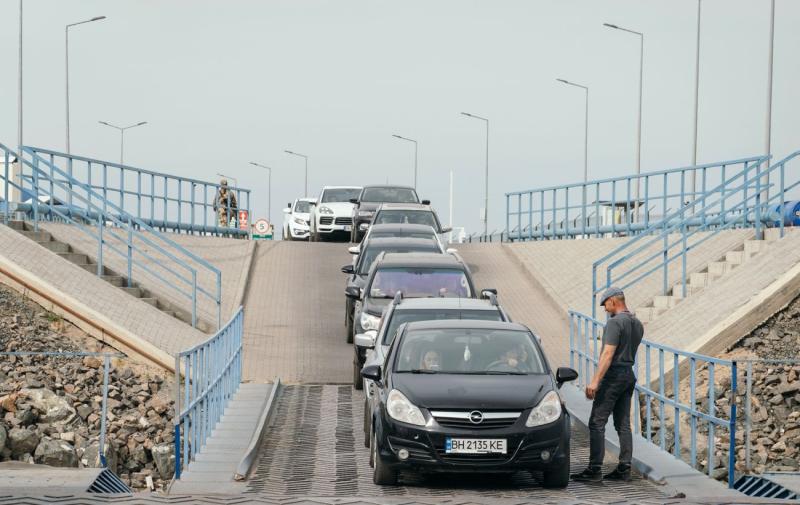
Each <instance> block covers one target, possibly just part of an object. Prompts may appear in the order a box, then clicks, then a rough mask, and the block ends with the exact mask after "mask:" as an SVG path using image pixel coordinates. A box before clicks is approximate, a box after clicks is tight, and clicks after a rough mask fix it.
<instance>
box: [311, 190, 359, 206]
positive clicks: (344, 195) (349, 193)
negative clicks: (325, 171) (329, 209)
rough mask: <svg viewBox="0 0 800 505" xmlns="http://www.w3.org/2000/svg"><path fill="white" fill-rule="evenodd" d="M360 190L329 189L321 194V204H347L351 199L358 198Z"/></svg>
mask: <svg viewBox="0 0 800 505" xmlns="http://www.w3.org/2000/svg"><path fill="white" fill-rule="evenodd" d="M359 193H361V188H331V189H326V190H325V191H323V192H322V200H321V203H333V202H349V201H350V199H351V198H358V194H359Z"/></svg>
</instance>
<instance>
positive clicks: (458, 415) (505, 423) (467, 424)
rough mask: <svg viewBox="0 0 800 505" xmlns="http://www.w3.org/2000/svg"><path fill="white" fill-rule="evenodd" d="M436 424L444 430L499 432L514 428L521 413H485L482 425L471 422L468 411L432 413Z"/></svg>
mask: <svg viewBox="0 0 800 505" xmlns="http://www.w3.org/2000/svg"><path fill="white" fill-rule="evenodd" d="M431 414H432V415H433V418H434V419H436V422H437V423H439V425H440V426H442V427H444V428H456V429H459V430H497V429H502V428H508V427H510V426H513V425H514V423H516V422H517V419H519V416H520V414H521V413H520V412H483V415H484V419H483V420H482V421H481V422H480V423H473V422H472V421H470V420H469V414H470V412H466V411H463V412H462V411H457V412H451V411H432V412H431Z"/></svg>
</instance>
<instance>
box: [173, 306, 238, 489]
mask: <svg viewBox="0 0 800 505" xmlns="http://www.w3.org/2000/svg"><path fill="white" fill-rule="evenodd" d="M243 314H244V313H243V311H242V308H241V307H239V310H237V311H236V314H235V315H234V316H233V318H231V320H230V321H228V323H227V324H226V325H225V326H224V327H223V328H222V329H220V330H219V331H218V332H217V334H216V335H214V336H213V337H211V338H209V339H208V340H206V341H205V342H202V343H200V344H198V345H196V346H194V347H192V348H191V349H187V350H185V351H181V352H179V353H178V355H177V356H175V413H176V415H175V417H174V426H175V478H176V479H180V476H181V471H182V470H183V469H184V468H185V467H186V466H188V464H189V463H190V462H191V461H193V460H194V458H195V456H197V453H198V452H200V450H201V449H202V448H203V446H204V445H205V443H206V440H208V437H209V436H211V432H212V431H214V427H215V426H216V425H217V422H219V420H220V418H221V417H222V414H223V412H224V411H225V407H226V406H227V404H228V401H229V400H230V399H231V397H232V396H233V394H234V393H235V392H236V390H237V389H238V388H239V383H240V382H241V380H242V325H243V322H244V315H243ZM181 373H182V374H183V388H181ZM181 389H182V390H183V403H182V404H181Z"/></svg>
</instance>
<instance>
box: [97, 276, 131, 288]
mask: <svg viewBox="0 0 800 505" xmlns="http://www.w3.org/2000/svg"><path fill="white" fill-rule="evenodd" d="M100 278H101V279H103V280H104V281H106V282H108V283H110V284H111V285H112V286H117V287H118V288H121V287H122V286H124V285H125V279H124V278H123V277H122V276H121V275H101V276H100Z"/></svg>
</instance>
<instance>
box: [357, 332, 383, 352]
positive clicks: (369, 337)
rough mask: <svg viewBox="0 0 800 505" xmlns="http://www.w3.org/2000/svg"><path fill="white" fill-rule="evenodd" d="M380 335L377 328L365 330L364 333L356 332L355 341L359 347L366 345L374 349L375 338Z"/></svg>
mask: <svg viewBox="0 0 800 505" xmlns="http://www.w3.org/2000/svg"><path fill="white" fill-rule="evenodd" d="M377 336H378V332H377V331H375V330H369V331H365V332H364V333H358V334H356V336H355V338H354V339H353V341H354V342H355V344H356V346H357V347H365V348H367V349H374V348H375V339H376V338H377Z"/></svg>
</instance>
